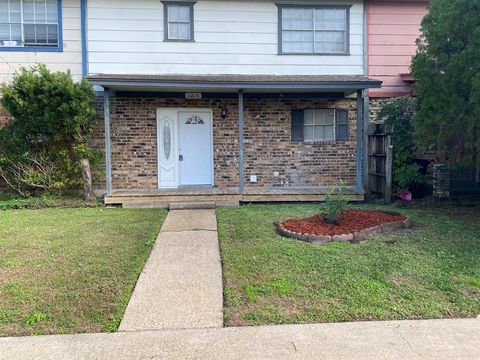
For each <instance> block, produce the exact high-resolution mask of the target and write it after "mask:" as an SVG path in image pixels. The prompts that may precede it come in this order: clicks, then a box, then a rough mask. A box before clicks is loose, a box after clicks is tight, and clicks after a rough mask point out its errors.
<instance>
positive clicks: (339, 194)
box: [320, 181, 348, 222]
mask: <svg viewBox="0 0 480 360" xmlns="http://www.w3.org/2000/svg"><path fill="white" fill-rule="evenodd" d="M345 185H346V184H345V182H343V181H341V182H340V185H339V186H332V187H331V188H330V190H329V191H328V192H327V194H326V195H325V201H324V202H323V203H322V205H321V208H320V214H322V215H323V217H324V218H325V219H327V220H330V221H332V222H336V221H337V219H338V217H339V216H340V215H341V214H342V213H343V212H344V211H345V209H346V208H347V204H348V199H347V197H346V196H345V193H344V192H343V188H344V186H345Z"/></svg>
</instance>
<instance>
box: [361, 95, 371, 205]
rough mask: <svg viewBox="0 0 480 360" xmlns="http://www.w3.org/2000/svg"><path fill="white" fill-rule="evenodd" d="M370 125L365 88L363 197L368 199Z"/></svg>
mask: <svg viewBox="0 0 480 360" xmlns="http://www.w3.org/2000/svg"><path fill="white" fill-rule="evenodd" d="M369 125H370V97H369V96H368V92H367V90H365V91H364V96H363V188H364V190H365V197H366V198H367V200H368V197H369V196H370V193H369V191H368V188H369V187H368V160H369V159H368V128H369Z"/></svg>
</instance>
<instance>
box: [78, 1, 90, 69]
mask: <svg viewBox="0 0 480 360" xmlns="http://www.w3.org/2000/svg"><path fill="white" fill-rule="evenodd" d="M80 29H81V33H82V76H83V77H86V76H87V75H88V48H87V0H80Z"/></svg>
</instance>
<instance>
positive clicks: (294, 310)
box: [217, 204, 480, 326]
mask: <svg viewBox="0 0 480 360" xmlns="http://www.w3.org/2000/svg"><path fill="white" fill-rule="evenodd" d="M415 206H417V207H418V206H419V204H415ZM361 208H377V209H381V210H395V211H401V212H402V213H404V214H405V215H408V216H409V217H411V218H412V219H413V221H414V228H413V229H411V230H404V231H400V232H395V233H391V234H383V235H381V236H374V237H372V238H370V239H369V240H368V241H366V242H364V243H360V244H351V243H335V242H332V243H329V244H325V245H313V244H308V243H305V242H302V241H296V240H292V239H286V238H283V237H281V236H279V235H278V234H276V232H275V228H274V227H273V225H272V223H273V222H274V221H277V220H278V219H288V218H293V217H308V216H312V215H314V214H315V213H317V212H318V205H268V206H259V205H256V206H253V205H251V206H243V207H240V208H228V209H217V218H218V226H219V238H220V246H221V257H222V262H223V274H224V284H225V287H224V295H225V323H226V325H227V326H238V325H263V324H286V323H316V322H331V321H335V322H341V321H355V320H391V319H425V318H455V317H476V316H477V315H478V314H480V287H479V286H478V285H479V284H480V247H479V246H478V234H479V233H480V209H479V208H459V207H449V206H446V207H441V206H439V205H438V204H437V205H436V207H435V208H432V209H428V208H427V209H426V208H401V209H398V208H397V207H372V206H368V207H361Z"/></svg>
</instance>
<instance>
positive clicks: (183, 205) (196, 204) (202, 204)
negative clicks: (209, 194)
mask: <svg viewBox="0 0 480 360" xmlns="http://www.w3.org/2000/svg"><path fill="white" fill-rule="evenodd" d="M168 208H169V209H170V210H197V209H215V202H214V201H191V202H171V203H169V204H168Z"/></svg>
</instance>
